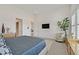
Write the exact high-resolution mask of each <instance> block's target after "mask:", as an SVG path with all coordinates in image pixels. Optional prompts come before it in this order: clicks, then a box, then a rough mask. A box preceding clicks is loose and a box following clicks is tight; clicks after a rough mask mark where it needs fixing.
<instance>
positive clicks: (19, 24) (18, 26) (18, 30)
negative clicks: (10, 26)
mask: <svg viewBox="0 0 79 59" xmlns="http://www.w3.org/2000/svg"><path fill="white" fill-rule="evenodd" d="M21 35H22V19H19V18H16V36H21Z"/></svg>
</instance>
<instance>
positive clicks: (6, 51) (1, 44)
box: [0, 38, 12, 55]
mask: <svg viewBox="0 0 79 59" xmlns="http://www.w3.org/2000/svg"><path fill="white" fill-rule="evenodd" d="M0 55H12V52H11V49H10V48H9V47H8V46H6V42H5V40H4V39H2V38H1V39H0Z"/></svg>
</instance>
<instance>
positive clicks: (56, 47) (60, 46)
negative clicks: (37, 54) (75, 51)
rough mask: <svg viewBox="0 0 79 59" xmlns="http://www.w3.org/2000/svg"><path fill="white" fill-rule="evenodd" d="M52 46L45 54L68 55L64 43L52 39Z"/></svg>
mask: <svg viewBox="0 0 79 59" xmlns="http://www.w3.org/2000/svg"><path fill="white" fill-rule="evenodd" d="M52 41H53V43H52V46H51V48H50V50H49V51H48V53H47V55H68V53H67V50H66V48H67V47H66V45H65V44H64V43H58V42H55V41H54V40H52Z"/></svg>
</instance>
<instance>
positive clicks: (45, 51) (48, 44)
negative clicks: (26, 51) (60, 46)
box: [39, 39, 52, 55]
mask: <svg viewBox="0 0 79 59" xmlns="http://www.w3.org/2000/svg"><path fill="white" fill-rule="evenodd" d="M45 42H46V47H45V48H44V49H43V50H42V51H41V52H40V53H39V55H46V54H47V53H48V51H49V49H50V47H51V45H52V40H50V39H49V40H45Z"/></svg>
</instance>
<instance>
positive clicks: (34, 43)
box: [5, 36, 46, 55]
mask: <svg viewBox="0 0 79 59" xmlns="http://www.w3.org/2000/svg"><path fill="white" fill-rule="evenodd" d="M5 40H6V45H7V46H9V47H10V49H11V51H12V54H13V55H38V54H39V53H40V52H41V51H42V50H43V48H44V47H45V46H46V44H45V41H44V40H43V39H41V38H37V37H30V36H21V37H17V38H10V39H9V38H8V39H5Z"/></svg>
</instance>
